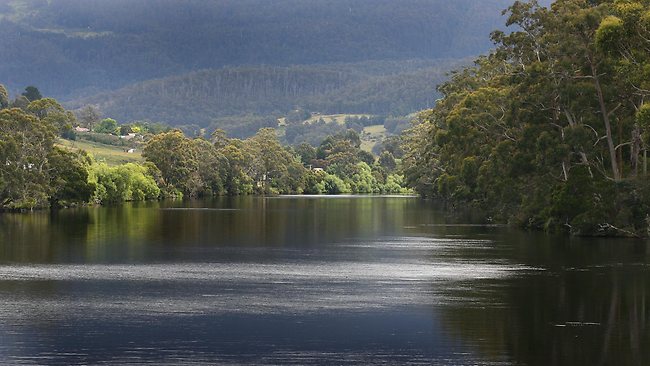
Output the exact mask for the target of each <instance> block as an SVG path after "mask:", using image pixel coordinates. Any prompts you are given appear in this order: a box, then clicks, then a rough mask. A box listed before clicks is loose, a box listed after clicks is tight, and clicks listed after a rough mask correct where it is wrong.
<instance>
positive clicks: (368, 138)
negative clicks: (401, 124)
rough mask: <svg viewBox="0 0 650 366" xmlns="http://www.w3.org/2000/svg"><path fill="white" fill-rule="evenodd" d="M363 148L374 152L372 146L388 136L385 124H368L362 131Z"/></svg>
mask: <svg viewBox="0 0 650 366" xmlns="http://www.w3.org/2000/svg"><path fill="white" fill-rule="evenodd" d="M360 137H361V150H364V151H368V152H372V148H373V147H374V146H375V145H377V144H378V143H380V142H381V141H382V140H383V139H384V138H385V137H386V129H385V128H384V126H383V125H374V126H368V127H365V128H364V129H363V132H362V133H361V136H360Z"/></svg>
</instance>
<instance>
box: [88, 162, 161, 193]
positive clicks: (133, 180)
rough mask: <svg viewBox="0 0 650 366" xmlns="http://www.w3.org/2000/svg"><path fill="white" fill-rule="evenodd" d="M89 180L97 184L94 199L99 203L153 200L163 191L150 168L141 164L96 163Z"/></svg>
mask: <svg viewBox="0 0 650 366" xmlns="http://www.w3.org/2000/svg"><path fill="white" fill-rule="evenodd" d="M89 180H90V182H91V183H92V184H94V185H95V186H96V190H95V193H94V195H93V200H94V201H95V202H98V203H119V202H126V201H144V200H152V199H157V198H158V197H159V196H160V193H161V191H160V188H158V185H157V184H156V181H155V180H154V178H153V177H152V176H151V175H150V170H149V168H147V167H146V166H143V165H139V164H133V163H127V164H124V165H118V166H115V167H109V166H108V165H106V164H103V163H99V164H94V165H92V166H91V169H90V178H89Z"/></svg>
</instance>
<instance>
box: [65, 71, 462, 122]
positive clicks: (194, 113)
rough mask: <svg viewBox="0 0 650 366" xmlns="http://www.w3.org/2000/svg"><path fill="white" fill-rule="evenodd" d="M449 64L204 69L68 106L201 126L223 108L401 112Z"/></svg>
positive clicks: (431, 93)
mask: <svg viewBox="0 0 650 366" xmlns="http://www.w3.org/2000/svg"><path fill="white" fill-rule="evenodd" d="M432 65H437V66H432ZM456 66H458V62H454V61H448V60H440V61H433V60H432V61H410V62H372V63H367V62H364V63H358V64H338V65H310V66H291V67H275V66H260V67H237V68H223V69H218V70H203V71H197V72H191V73H188V74H184V75H179V76H173V77H169V78H163V79H157V80H150V81H146V82H142V83H136V84H133V85H131V86H128V87H125V88H122V89H120V90H117V91H115V92H108V93H101V94H98V95H95V96H92V97H87V98H83V99H79V100H76V101H74V102H71V103H69V104H68V106H69V107H70V108H79V107H81V106H83V105H85V104H95V105H97V106H98V107H99V108H100V110H101V111H102V113H103V114H104V115H105V116H110V117H112V118H116V119H118V120H120V121H124V122H128V121H132V120H141V119H151V120H155V121H161V122H165V123H169V124H172V125H183V124H198V125H201V126H206V125H208V124H210V123H211V122H213V121H214V120H215V119H217V118H221V117H228V116H246V115H251V114H252V115H260V116H268V115H273V116H275V117H276V118H277V116H280V115H284V114H286V113H287V112H289V111H290V110H292V109H295V108H297V107H300V108H304V109H307V110H309V111H315V112H323V113H327V114H336V113H369V114H389V113H399V114H407V113H409V112H412V111H416V110H419V109H422V108H426V107H429V106H430V105H431V104H432V103H433V101H434V100H435V98H436V96H437V92H436V86H437V84H438V83H439V82H440V81H442V80H444V78H445V77H446V73H447V72H448V71H449V70H450V69H451V68H453V67H456ZM253 133H254V132H253Z"/></svg>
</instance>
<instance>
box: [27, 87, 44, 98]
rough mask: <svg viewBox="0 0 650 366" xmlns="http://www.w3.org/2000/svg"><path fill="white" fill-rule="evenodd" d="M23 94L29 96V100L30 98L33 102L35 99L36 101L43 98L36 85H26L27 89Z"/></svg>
mask: <svg viewBox="0 0 650 366" xmlns="http://www.w3.org/2000/svg"><path fill="white" fill-rule="evenodd" d="M22 95H23V96H24V97H25V98H27V100H29V101H30V102H33V101H36V100H39V99H41V98H43V96H42V95H41V92H40V91H39V90H38V88H37V87H35V86H28V87H26V88H25V91H24V92H23V94H22Z"/></svg>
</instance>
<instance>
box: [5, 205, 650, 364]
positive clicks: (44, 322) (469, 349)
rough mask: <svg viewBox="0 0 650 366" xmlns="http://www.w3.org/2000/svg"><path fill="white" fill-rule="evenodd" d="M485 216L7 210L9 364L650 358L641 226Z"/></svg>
mask: <svg viewBox="0 0 650 366" xmlns="http://www.w3.org/2000/svg"><path fill="white" fill-rule="evenodd" d="M472 224H474V225H472ZM476 224H480V222H478V221H475V220H474V219H473V218H472V217H471V215H461V214H458V213H456V214H453V215H450V214H449V213H445V211H443V210H442V209H441V208H439V207H438V206H436V205H435V204H434V203H431V202H425V201H421V200H419V199H417V198H410V197H277V198H250V197H249V198H237V199H219V200H213V201H195V202H171V203H169V202H164V203H149V204H138V205H136V204H134V205H125V206H121V207H112V208H84V209H74V210H72V209H71V210H62V211H59V212H56V213H49V212H39V213H33V214H23V215H20V214H4V215H0V364H9V365H14V364H26V365H87V364H91V365H94V364H100V365H101V364H119V365H122V364H125V365H131V364H132V365H138V364H153V365H167V364H169V365H185V364H226V365H230V364H232V365H240V364H300V365H309V364H331V365H345V364H386V365H392V364H427V365H429V364H434V365H648V364H650V297H649V296H648V295H649V294H650V267H649V263H650V257H649V254H648V253H649V251H648V244H647V243H646V242H644V241H632V240H614V239H576V238H568V237H563V236H559V237H558V236H549V235H545V234H541V233H526V232H523V231H518V230H514V229H508V228H503V227H493V226H489V225H488V226H486V225H476Z"/></svg>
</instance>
